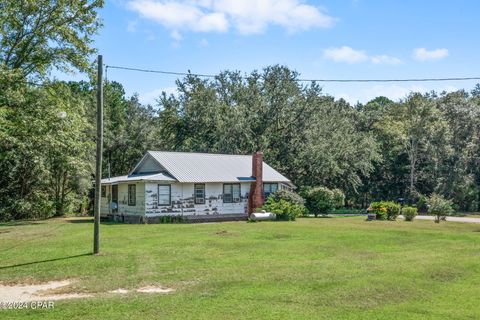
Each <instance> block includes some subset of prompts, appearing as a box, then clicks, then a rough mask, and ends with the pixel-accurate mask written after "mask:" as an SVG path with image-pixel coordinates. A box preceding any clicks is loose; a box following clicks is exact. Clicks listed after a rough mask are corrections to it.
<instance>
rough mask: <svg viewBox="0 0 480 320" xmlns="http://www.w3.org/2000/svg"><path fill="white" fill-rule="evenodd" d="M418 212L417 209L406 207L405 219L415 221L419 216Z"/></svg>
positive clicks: (403, 211)
mask: <svg viewBox="0 0 480 320" xmlns="http://www.w3.org/2000/svg"><path fill="white" fill-rule="evenodd" d="M417 213H418V210H417V208H415V207H405V208H403V209H402V214H403V217H404V218H405V221H413V219H415V217H416V216H417Z"/></svg>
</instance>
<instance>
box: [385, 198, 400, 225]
mask: <svg viewBox="0 0 480 320" xmlns="http://www.w3.org/2000/svg"><path fill="white" fill-rule="evenodd" d="M383 204H384V206H385V207H386V208H387V219H388V220H390V221H395V220H397V217H398V216H399V215H400V209H401V207H400V205H399V204H398V203H395V202H393V201H385V202H384V203H383Z"/></svg>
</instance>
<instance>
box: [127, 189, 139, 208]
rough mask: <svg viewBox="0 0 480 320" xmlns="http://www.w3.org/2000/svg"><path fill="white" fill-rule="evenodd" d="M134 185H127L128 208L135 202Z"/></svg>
mask: <svg viewBox="0 0 480 320" xmlns="http://www.w3.org/2000/svg"><path fill="white" fill-rule="evenodd" d="M136 187H137V186H136V185H134V184H129V185H128V205H129V206H134V205H135V200H136V197H137V195H136V193H137V192H136Z"/></svg>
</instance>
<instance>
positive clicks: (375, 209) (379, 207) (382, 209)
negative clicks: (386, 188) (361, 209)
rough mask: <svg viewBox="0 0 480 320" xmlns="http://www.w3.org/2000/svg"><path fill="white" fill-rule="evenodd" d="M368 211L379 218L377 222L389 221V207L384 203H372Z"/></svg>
mask: <svg viewBox="0 0 480 320" xmlns="http://www.w3.org/2000/svg"><path fill="white" fill-rule="evenodd" d="M367 211H368V212H370V213H374V214H375V215H376V216H377V217H376V218H377V220H386V219H387V207H386V206H385V202H384V201H377V202H372V203H371V204H370V207H368V209H367Z"/></svg>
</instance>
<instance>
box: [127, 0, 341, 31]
mask: <svg viewBox="0 0 480 320" xmlns="http://www.w3.org/2000/svg"><path fill="white" fill-rule="evenodd" d="M128 7H129V9H131V10H133V11H135V12H137V13H139V14H140V16H142V17H144V18H147V19H150V20H153V21H156V22H158V23H160V24H161V25H163V26H164V27H166V28H168V29H170V30H177V31H183V32H185V31H193V32H227V31H228V30H229V29H230V28H234V29H236V30H237V31H238V32H239V33H241V34H255V33H262V32H264V31H265V30H266V29H267V27H268V26H269V25H277V26H281V27H283V28H285V29H286V30H287V31H288V32H296V31H302V30H308V29H311V28H328V27H331V26H332V25H333V23H334V20H335V19H334V18H332V17H330V16H329V15H327V14H326V13H324V11H323V10H322V9H320V8H319V7H316V6H312V5H308V4H304V3H302V1H301V0H262V1H258V0H241V1H239V0H178V1H173V0H130V1H129V2H128Z"/></svg>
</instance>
